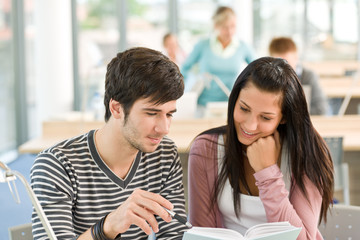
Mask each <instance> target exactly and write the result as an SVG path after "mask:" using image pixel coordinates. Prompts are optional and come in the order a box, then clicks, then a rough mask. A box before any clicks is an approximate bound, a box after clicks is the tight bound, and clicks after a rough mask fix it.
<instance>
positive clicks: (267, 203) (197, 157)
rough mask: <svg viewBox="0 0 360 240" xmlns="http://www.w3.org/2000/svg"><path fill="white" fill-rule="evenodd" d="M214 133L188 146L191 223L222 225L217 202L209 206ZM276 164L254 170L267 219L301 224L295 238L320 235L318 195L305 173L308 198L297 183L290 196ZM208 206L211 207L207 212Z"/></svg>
mask: <svg viewBox="0 0 360 240" xmlns="http://www.w3.org/2000/svg"><path fill="white" fill-rule="evenodd" d="M217 139H218V136H217V135H208V134H205V135H201V136H199V137H197V138H196V139H195V141H194V143H193V144H192V146H191V149H190V153H189V163H188V164H189V165H188V171H189V172H188V191H189V194H188V196H189V202H188V207H189V220H190V222H191V223H192V224H193V225H194V226H203V227H224V223H223V218H222V215H221V212H220V211H219V208H218V206H217V205H216V206H214V207H211V208H210V205H211V197H212V191H213V187H214V185H215V180H216V179H217V177H218V159H217ZM282 176H283V175H282V173H281V171H280V169H279V167H278V166H277V165H273V166H270V167H268V168H266V169H263V170H261V171H259V172H257V173H255V174H254V177H255V179H256V185H257V186H258V188H259V196H260V199H261V201H262V203H263V205H264V207H265V212H266V217H267V220H268V222H279V221H289V222H290V223H291V224H292V225H294V226H296V227H302V231H301V232H300V235H299V237H298V238H297V239H298V240H303V239H304V240H305V239H323V238H322V236H321V234H320V232H319V231H318V228H317V226H318V222H319V216H320V209H321V203H322V197H321V194H320V192H319V191H318V190H317V188H316V187H315V185H313V183H312V182H310V180H309V179H308V178H307V177H305V186H306V190H307V193H308V198H309V201H310V202H308V201H307V200H306V198H305V196H304V195H303V194H302V192H301V191H300V189H299V188H298V186H295V188H294V190H293V193H292V195H291V198H290V199H289V192H288V191H287V190H286V188H285V183H284V180H283V178H282ZM209 209H211V211H210V212H209Z"/></svg>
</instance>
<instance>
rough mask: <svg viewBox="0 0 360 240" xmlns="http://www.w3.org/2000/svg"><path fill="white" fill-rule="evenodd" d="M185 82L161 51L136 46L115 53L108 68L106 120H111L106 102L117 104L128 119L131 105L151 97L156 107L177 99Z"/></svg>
mask: <svg viewBox="0 0 360 240" xmlns="http://www.w3.org/2000/svg"><path fill="white" fill-rule="evenodd" d="M183 93H184V80H183V76H182V74H181V73H180V70H179V68H178V66H177V65H176V64H175V63H174V62H172V61H171V60H170V59H169V58H168V57H166V56H165V55H163V54H162V53H161V52H159V51H156V50H153V49H149V48H144V47H136V48H131V49H128V50H126V51H124V52H120V53H118V54H117V56H116V57H115V58H113V59H112V60H111V61H110V63H109V64H108V65H107V72H106V79H105V97H104V104H105V109H106V111H105V121H106V122H107V121H108V120H109V118H110V117H111V112H110V109H109V102H110V100H111V99H113V100H115V101H117V102H119V103H120V104H121V105H122V108H123V110H124V114H125V119H126V118H127V116H128V114H129V112H130V109H131V107H132V106H133V104H134V102H135V101H136V100H138V99H141V98H150V101H151V102H153V103H155V104H163V103H166V102H169V101H173V100H177V99H179V98H180V97H181V96H182V95H183Z"/></svg>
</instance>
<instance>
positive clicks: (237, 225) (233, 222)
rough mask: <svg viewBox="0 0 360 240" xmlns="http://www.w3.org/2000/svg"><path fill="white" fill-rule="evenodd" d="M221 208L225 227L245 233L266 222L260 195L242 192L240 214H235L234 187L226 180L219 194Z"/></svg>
mask: <svg viewBox="0 0 360 240" xmlns="http://www.w3.org/2000/svg"><path fill="white" fill-rule="evenodd" d="M218 200H219V210H220V212H221V214H222V215H223V218H224V227H225V228H229V229H233V230H235V231H237V232H240V233H241V234H242V235H244V234H245V232H246V230H247V229H248V228H250V227H252V226H254V225H257V224H260V223H266V222H267V220H266V213H265V208H264V205H263V203H262V202H261V200H260V198H259V197H255V196H248V195H245V194H240V204H241V205H240V206H241V209H240V214H239V218H237V217H236V215H235V210H234V201H233V196H232V188H231V185H230V182H229V180H226V182H225V186H224V189H223V191H222V193H221V194H220V195H219V199H218Z"/></svg>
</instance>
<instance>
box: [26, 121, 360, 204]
mask: <svg viewBox="0 0 360 240" xmlns="http://www.w3.org/2000/svg"><path fill="white" fill-rule="evenodd" d="M311 119H312V123H313V125H314V127H315V128H316V129H317V131H318V132H319V133H320V134H321V135H322V136H324V137H325V136H343V138H344V142H343V143H344V161H345V162H348V163H349V166H350V167H349V179H350V203H351V204H355V205H360V185H359V184H357V183H358V182H360V115H344V116H342V117H338V116H331V117H324V116H312V117H311ZM224 124H226V120H225V119H224V118H207V119H174V120H173V121H172V123H171V127H170V133H169V137H170V138H171V139H172V140H174V142H175V143H176V145H177V146H178V149H179V153H180V158H181V162H182V165H183V169H184V186H186V176H187V156H188V155H187V153H188V151H189V145H190V144H191V141H192V140H193V139H194V137H195V136H196V135H198V134H199V133H201V132H202V131H204V130H207V129H209V128H212V127H217V126H221V125H224ZM103 125H104V122H103V121H91V120H87V121H81V120H75V119H74V118H70V119H69V120H67V121H47V122H44V123H43V131H42V136H40V137H38V138H35V139H31V140H29V141H28V142H26V143H24V144H22V145H21V146H20V147H19V152H20V153H33V154H37V153H39V152H40V151H42V150H44V149H46V148H48V147H50V146H52V145H53V144H55V143H57V142H59V141H61V140H64V139H67V138H70V137H73V136H77V135H80V134H82V133H85V132H88V131H89V130H91V129H98V128H101V127H102V126H103Z"/></svg>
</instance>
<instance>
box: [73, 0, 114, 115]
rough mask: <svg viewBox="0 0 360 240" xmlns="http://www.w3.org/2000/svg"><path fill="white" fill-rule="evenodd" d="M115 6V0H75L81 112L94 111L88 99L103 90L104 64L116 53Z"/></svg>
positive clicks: (90, 99)
mask: <svg viewBox="0 0 360 240" xmlns="http://www.w3.org/2000/svg"><path fill="white" fill-rule="evenodd" d="M116 9H117V5H116V0H78V1H77V21H78V66H79V85H80V89H79V91H80V98H81V103H80V104H81V110H82V111H85V112H91V113H94V109H93V108H94V106H93V104H92V99H94V98H96V96H97V95H98V94H102V93H103V88H104V80H105V79H104V76H105V66H106V64H107V63H108V62H110V60H111V59H112V58H113V57H114V56H115V54H116V53H117V52H118V48H119V36H120V35H119V32H118V23H117V15H116V14H118V13H117V12H116ZM99 115H100V114H99ZM96 117H98V118H99V119H103V116H96Z"/></svg>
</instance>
